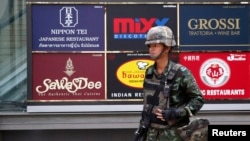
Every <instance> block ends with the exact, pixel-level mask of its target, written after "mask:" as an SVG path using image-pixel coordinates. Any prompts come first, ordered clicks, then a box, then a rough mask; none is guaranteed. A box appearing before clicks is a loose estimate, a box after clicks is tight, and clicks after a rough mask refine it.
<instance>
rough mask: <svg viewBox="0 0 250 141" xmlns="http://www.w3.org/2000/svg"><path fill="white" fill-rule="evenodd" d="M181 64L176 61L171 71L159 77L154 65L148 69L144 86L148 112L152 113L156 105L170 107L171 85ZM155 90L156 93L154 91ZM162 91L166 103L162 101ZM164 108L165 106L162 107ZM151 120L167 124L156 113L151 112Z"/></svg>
mask: <svg viewBox="0 0 250 141" xmlns="http://www.w3.org/2000/svg"><path fill="white" fill-rule="evenodd" d="M181 66H182V65H181V64H178V63H174V64H173V66H172V68H171V69H170V71H169V72H168V74H167V75H166V76H165V77H162V78H160V79H157V78H156V76H154V66H150V67H149V68H148V69H147V71H146V76H145V81H144V84H143V87H144V89H145V91H144V93H145V96H146V98H145V99H144V100H146V103H145V104H146V112H147V113H151V112H152V110H153V107H154V106H159V105H160V104H161V105H164V106H165V107H169V95H170V90H171V85H172V82H173V80H174V77H175V75H176V73H177V71H178V69H179V68H180V67H181ZM152 92H154V93H152ZM161 92H162V94H163V95H164V99H165V100H164V101H165V103H160V102H161V101H163V100H162V99H159V94H160V93H161ZM162 108H164V107H162ZM150 120H151V122H152V123H156V124H160V125H166V124H167V123H166V122H164V121H161V120H160V119H158V118H156V115H154V114H150Z"/></svg>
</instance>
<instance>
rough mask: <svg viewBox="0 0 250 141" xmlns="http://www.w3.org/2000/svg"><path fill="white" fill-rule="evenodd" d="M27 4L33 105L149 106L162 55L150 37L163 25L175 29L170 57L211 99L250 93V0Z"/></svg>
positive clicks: (30, 100)
mask: <svg viewBox="0 0 250 141" xmlns="http://www.w3.org/2000/svg"><path fill="white" fill-rule="evenodd" d="M27 6H28V7H29V9H30V12H28V13H27V15H28V16H29V20H28V22H29V24H30V25H31V26H30V27H29V28H30V29H29V32H28V34H29V35H28V36H29V37H31V38H29V39H28V42H29V44H28V46H29V50H28V53H29V55H28V60H29V61H28V62H29V64H28V66H29V67H28V79H29V80H28V81H29V84H30V85H29V86H28V91H29V97H28V103H29V105H28V111H29V112H39V111H40V112H41V111H50V110H48V108H46V106H52V107H53V106H58V105H59V106H65V107H67V106H72V105H77V106H79V105H81V106H83V107H82V109H81V110H79V111H88V110H92V111H95V110H96V111H102V110H100V108H99V107H98V105H102V106H104V107H103V108H101V109H104V108H106V110H107V111H113V110H114V111H136V110H141V104H142V103H141V101H142V98H143V92H142V85H143V79H144V77H145V70H146V69H147V68H148V67H149V66H150V65H152V64H153V63H154V61H153V60H151V59H150V57H149V55H148V53H147V52H148V49H147V47H146V46H145V45H144V42H145V38H146V33H147V31H148V29H149V28H151V27H152V26H157V25H166V26H169V27H170V28H171V29H172V30H173V32H174V33H175V34H174V36H175V37H174V38H175V39H176V40H177V43H178V45H177V47H175V48H174V51H175V53H173V54H171V57H170V58H171V59H172V60H174V61H175V62H179V63H181V64H183V65H185V66H187V68H188V69H190V70H191V71H192V72H193V74H194V76H195V78H196V81H197V83H198V84H199V86H200V88H201V91H202V94H203V96H204V97H205V99H206V102H207V103H208V104H209V103H218V104H221V103H222V104H223V103H224V102H225V101H226V103H233V104H237V103H241V101H248V100H250V87H249V84H250V79H249V77H248V76H249V75H250V62H249V59H250V53H249V49H250V47H249V44H250V37H249V30H250V29H249V27H250V26H249V25H250V21H249V15H250V12H249V9H250V5H249V4H207V5H203V4H195V5H192V4H188V5H186V4H179V3H176V4H159V3H158V4H153V3H152V4H146V5H145V4H99V3H96V4H94V3H91V4H70V3H69V4H67V3H64V4H49V3H48V4H39V3H28V4H27ZM147 11H150V12H147ZM187 11H188V12H187ZM89 13H91V14H89ZM180 23H181V24H180ZM103 104H104V105H103ZM106 104H107V105H106ZM44 105H46V106H44ZM112 105H113V106H112ZM96 106H97V107H96ZM114 106H116V107H114ZM123 106H124V107H123ZM130 106H131V108H130ZM37 107H39V108H37ZM65 107H64V108H62V109H60V110H58V109H57V110H56V108H55V109H54V110H52V111H66V112H67V111H69V110H67V108H65ZM121 107H122V108H121ZM50 108H51V107H50ZM57 108H58V107H57ZM116 108H117V109H116ZM41 109H43V110H41ZM52 109H53V108H52ZM78 109H79V108H78ZM78 109H77V110H78ZM71 110H72V109H71ZM210 110H211V109H210ZM212 110H213V109H212ZM215 110H216V109H215ZM73 111H74V110H73Z"/></svg>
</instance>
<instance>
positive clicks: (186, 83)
mask: <svg viewBox="0 0 250 141" xmlns="http://www.w3.org/2000/svg"><path fill="white" fill-rule="evenodd" d="M180 69H181V72H182V73H181V74H182V77H181V78H182V82H181V83H182V84H181V85H182V88H183V90H184V94H185V96H186V97H187V99H186V100H188V101H186V106H185V109H186V110H187V112H188V113H189V116H192V115H195V114H196V113H197V112H198V111H199V110H200V109H201V108H202V106H203V104H204V98H203V96H202V93H201V90H200V88H199V86H198V84H197V82H196V79H195V77H194V76H193V74H192V73H191V71H190V70H188V69H187V68H186V67H181V68H180Z"/></svg>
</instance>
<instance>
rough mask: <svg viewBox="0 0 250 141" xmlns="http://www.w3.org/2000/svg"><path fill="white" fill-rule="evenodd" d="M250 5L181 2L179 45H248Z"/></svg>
mask: <svg viewBox="0 0 250 141" xmlns="http://www.w3.org/2000/svg"><path fill="white" fill-rule="evenodd" d="M249 14H250V11H249V5H226V4H225V5H223V4H221V5H220V4H218V5H217V4H216V5H206V4H204V5H180V46H181V47H183V48H185V46H189V45H190V46H193V45H201V46H204V48H203V49H204V50H210V49H209V47H205V46H207V45H226V47H223V46H221V47H219V48H216V50H228V48H227V47H228V46H238V45H241V47H240V48H237V47H235V48H234V50H239V49H240V50H246V49H247V48H249V47H248V46H249V45H248V44H249V25H250V21H249Z"/></svg>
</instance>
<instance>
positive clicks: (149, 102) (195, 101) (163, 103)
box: [140, 26, 204, 141]
mask: <svg viewBox="0 0 250 141" xmlns="http://www.w3.org/2000/svg"><path fill="white" fill-rule="evenodd" d="M157 43H161V44H163V45H165V46H166V47H173V46H175V45H176V42H175V39H174V34H173V32H172V30H171V29H170V28H169V27H167V26H156V27H152V28H151V29H150V30H149V31H148V33H147V39H146V41H145V45H146V46H148V47H150V45H151V44H157ZM163 51H164V50H163ZM161 54H162V53H160V55H161ZM158 57H159V56H158ZM153 59H157V57H156V58H153ZM166 61H167V60H166ZM173 66H175V63H174V62H173V61H168V65H167V66H166V68H165V70H164V72H163V73H162V74H160V75H159V74H158V73H157V70H156V64H154V65H152V66H150V67H148V69H147V70H146V75H145V76H146V77H145V79H144V84H143V92H144V99H143V100H144V103H143V104H144V105H143V111H142V120H141V121H140V126H141V127H148V129H147V136H146V141H183V138H181V134H180V132H179V130H178V128H179V127H183V126H184V125H188V123H189V122H190V121H189V117H190V116H191V115H195V114H196V113H197V112H198V111H199V110H200V109H201V107H202V106H203V104H204V99H203V97H202V94H201V91H200V89H199V87H198V85H197V83H196V80H195V78H194V77H193V75H192V73H191V72H190V71H189V70H188V69H187V68H186V67H185V66H181V67H180V68H179V69H178V71H177V72H176V75H175V78H174V79H173V80H172V83H171V87H170V88H167V89H168V90H169V92H166V90H165V91H163V89H165V88H166V87H167V86H168V85H165V84H163V83H164V81H165V80H164V79H163V78H166V77H167V76H168V74H169V72H171V70H172V68H173ZM165 82H166V81H165ZM164 85H165V86H164ZM156 94H157V95H156ZM152 107H153V108H152ZM157 108H159V109H162V110H163V111H164V112H166V111H171V109H173V111H175V113H177V112H176V111H178V116H173V118H171V119H170V118H165V117H164V119H166V121H162V120H161V119H159V118H157V116H156V114H155V113H156V109H157ZM145 113H146V114H145ZM145 115H147V116H145ZM162 115H167V116H168V115H170V114H165V113H164V114H163V113H162ZM145 117H146V118H145ZM143 119H144V120H143ZM147 123H150V125H148V124H147Z"/></svg>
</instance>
